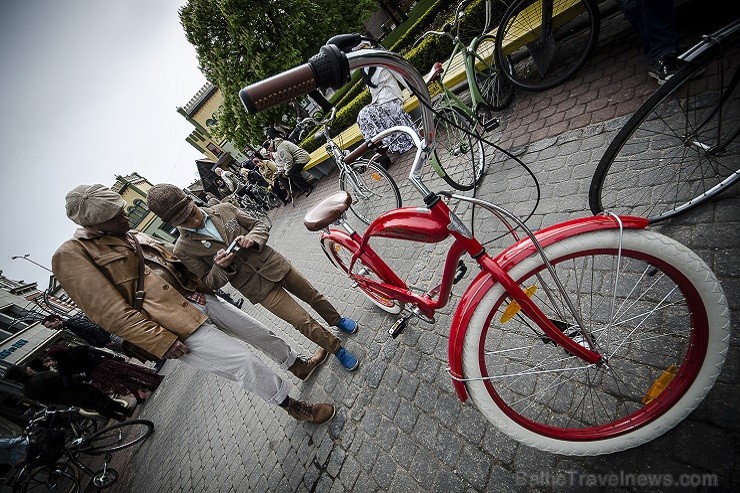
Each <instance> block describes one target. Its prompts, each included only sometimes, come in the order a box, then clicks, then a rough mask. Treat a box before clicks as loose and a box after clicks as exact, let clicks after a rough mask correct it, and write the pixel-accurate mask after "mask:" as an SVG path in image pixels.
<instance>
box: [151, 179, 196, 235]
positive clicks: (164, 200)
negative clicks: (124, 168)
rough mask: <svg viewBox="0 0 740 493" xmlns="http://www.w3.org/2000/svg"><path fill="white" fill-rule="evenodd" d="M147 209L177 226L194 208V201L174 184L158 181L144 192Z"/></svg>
mask: <svg viewBox="0 0 740 493" xmlns="http://www.w3.org/2000/svg"><path fill="white" fill-rule="evenodd" d="M146 204H147V205H148V206H149V210H150V211H152V212H153V213H155V214H156V215H158V216H159V217H161V218H162V220H163V221H166V222H168V223H170V224H171V225H173V226H179V225H180V224H182V223H183V222H185V220H186V219H187V218H188V216H189V215H190V213H192V212H193V209H195V202H193V199H192V198H190V197H189V196H187V195H185V192H183V191H182V190H180V189H179V188H178V187H176V186H175V185H170V184H169V183H160V184H158V185H154V186H153V187H152V188H150V189H149V191H148V192H147V194H146Z"/></svg>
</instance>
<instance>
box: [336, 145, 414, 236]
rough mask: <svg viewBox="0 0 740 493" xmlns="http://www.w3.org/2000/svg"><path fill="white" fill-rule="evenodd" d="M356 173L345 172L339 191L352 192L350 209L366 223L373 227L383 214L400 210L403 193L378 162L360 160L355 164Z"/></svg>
mask: <svg viewBox="0 0 740 493" xmlns="http://www.w3.org/2000/svg"><path fill="white" fill-rule="evenodd" d="M350 166H352V169H353V170H354V173H352V175H350V173H347V172H344V171H342V173H341V174H340V175H339V189H340V190H343V191H346V192H349V194H350V195H351V196H352V205H350V206H349V209H350V210H351V211H352V213H353V214H354V215H355V216H357V218H358V219H359V220H360V221H362V222H363V223H365V224H370V223H371V222H373V221H374V220H375V219H377V218H378V216H380V215H381V214H382V213H384V212H387V211H389V210H392V209H397V208H399V207H401V193H400V192H399V191H398V185H396V182H395V181H394V180H393V178H392V177H391V175H389V174H388V172H387V171H386V170H384V169H383V167H382V166H380V165H379V164H377V163H374V162H370V161H367V160H366V159H358V160H357V161H355V162H354V163H352V164H351V165H350Z"/></svg>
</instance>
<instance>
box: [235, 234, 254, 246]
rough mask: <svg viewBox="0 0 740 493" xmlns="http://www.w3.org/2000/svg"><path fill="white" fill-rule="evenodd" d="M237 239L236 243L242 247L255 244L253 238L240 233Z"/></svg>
mask: <svg viewBox="0 0 740 493" xmlns="http://www.w3.org/2000/svg"><path fill="white" fill-rule="evenodd" d="M235 239H236V244H237V245H239V246H240V247H242V248H249V247H251V246H252V245H254V240H253V239H252V238H247V237H246V236H244V235H239V236H237V237H236V238H235Z"/></svg>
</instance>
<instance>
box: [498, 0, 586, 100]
mask: <svg viewBox="0 0 740 493" xmlns="http://www.w3.org/2000/svg"><path fill="white" fill-rule="evenodd" d="M600 26H601V14H600V12H599V7H598V5H597V2H596V0H515V1H514V2H513V3H512V4H511V5H510V6H509V8H508V9H507V10H506V12H504V15H503V17H502V19H501V24H500V25H499V28H498V31H497V36H496V46H495V50H494V60H495V64H496V66H498V67H502V70H501V72H502V73H503V75H504V77H506V78H507V79H508V80H509V81H511V83H512V84H514V85H515V86H516V87H518V88H520V89H524V90H528V91H542V90H544V89H549V88H551V87H555V86H557V85H559V84H562V83H563V82H565V81H566V80H568V79H570V78H571V77H573V76H574V75H575V74H576V72H578V70H580V69H581V67H583V65H585V63H586V61H587V60H588V57H589V56H590V55H591V53H592V52H593V50H594V47H595V46H596V42H597V41H598V38H599V30H600Z"/></svg>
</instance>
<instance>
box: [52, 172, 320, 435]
mask: <svg viewBox="0 0 740 493" xmlns="http://www.w3.org/2000/svg"><path fill="white" fill-rule="evenodd" d="M189 200H192V199H189ZM125 206H126V202H125V201H124V200H123V198H122V197H121V196H120V195H119V194H117V193H116V192H114V191H112V190H111V189H110V188H108V187H106V186H104V185H100V184H94V185H79V186H77V187H75V188H74V189H72V190H71V191H70V192H69V193H68V194H67V196H66V212H67V216H68V217H69V218H70V219H71V220H72V221H73V222H75V223H76V224H78V225H79V226H81V228H79V229H77V231H75V234H74V236H73V237H72V238H71V239H69V240H67V241H66V242H64V243H63V244H62V245H61V246H60V247H59V248H58V249H57V251H56V252H55V253H54V255H53V256H52V261H51V264H52V271H53V273H54V275H55V276H56V278H57V279H58V280H59V282H60V284H61V286H62V287H63V288H64V290H65V292H66V293H67V295H68V296H69V297H70V298H72V299H73V300H74V301H75V303H77V305H78V306H80V307H81V308H82V309H83V310H84V311H85V313H87V315H88V317H90V319H91V320H92V321H93V322H96V323H97V324H98V325H100V326H101V327H103V328H104V329H106V330H108V331H109V332H112V333H114V334H117V335H120V336H121V337H123V338H124V339H125V340H127V341H130V342H131V343H133V344H136V345H137V346H140V347H142V348H144V349H146V350H147V351H149V352H150V353H152V354H153V355H155V356H158V357H165V358H170V359H177V360H178V361H180V362H182V363H184V364H187V365H189V366H192V367H194V368H196V369H198V370H203V371H207V372H210V373H213V374H215V375H217V376H220V377H223V378H226V379H228V380H231V381H234V382H236V383H237V384H239V385H240V386H241V387H242V388H243V389H245V390H247V391H250V392H253V393H254V394H255V395H257V396H259V397H260V398H262V399H264V400H265V401H266V402H267V403H269V404H273V405H276V406H280V407H282V408H283V409H285V410H286V411H287V412H288V414H289V415H290V416H292V417H293V418H295V419H297V420H300V421H310V422H313V423H316V424H323V423H326V422H328V421H329V420H330V419H331V418H332V417H333V416H334V413H335V408H334V406H333V405H332V404H328V403H315V404H310V403H307V402H304V401H300V400H297V399H294V398H292V397H290V396H289V392H290V390H291V384H290V382H288V381H286V380H284V379H283V378H281V377H280V376H279V375H278V374H276V373H275V372H274V371H272V370H271V369H270V367H268V366H267V365H266V364H265V363H264V362H263V361H262V360H261V359H260V358H258V357H257V356H256V355H255V354H254V353H252V352H251V351H250V350H249V349H248V348H247V347H246V346H245V345H244V344H241V343H240V342H239V340H241V341H244V342H246V343H248V344H250V345H251V346H253V347H254V348H256V349H257V350H259V351H261V352H263V353H264V354H265V355H267V356H268V357H269V358H270V359H272V360H273V361H274V362H275V363H277V364H278V365H280V367H281V368H283V369H287V370H288V371H290V372H291V373H293V374H294V375H296V376H297V377H298V378H300V379H306V378H308V377H309V376H310V375H311V373H312V372H313V371H314V370H315V369H316V367H317V366H319V365H320V364H321V363H323V362H324V360H325V359H326V357H327V353H326V351H325V350H323V349H321V348H319V350H317V351H316V352H315V353H314V355H313V356H312V357H311V358H310V359H308V360H304V359H302V358H298V357H297V355H296V353H295V351H294V350H293V349H292V348H290V346H288V345H287V344H286V343H285V341H283V340H282V339H280V338H279V337H277V336H276V335H275V334H273V333H272V332H271V331H270V330H268V329H267V327H265V326H264V325H263V324H261V323H260V322H258V321H257V320H255V319H254V318H252V317H250V316H249V315H247V314H246V313H244V312H243V311H241V310H239V309H237V308H235V307H234V306H233V305H231V304H229V303H227V302H225V301H223V300H220V299H219V298H217V297H216V296H214V295H213V291H212V290H211V289H209V288H208V287H206V286H205V285H204V284H203V283H202V282H201V281H200V280H199V279H198V278H197V277H196V276H195V275H194V274H193V273H192V272H190V271H188V270H187V268H186V267H185V265H184V264H183V263H182V262H181V261H180V260H179V259H177V257H175V255H173V254H172V251H171V250H170V249H169V248H167V247H166V246H165V244H164V243H161V242H159V241H157V240H155V239H154V238H151V237H149V236H147V235H145V234H143V233H139V232H136V231H130V227H129V222H128V215H127V214H126V210H125Z"/></svg>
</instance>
